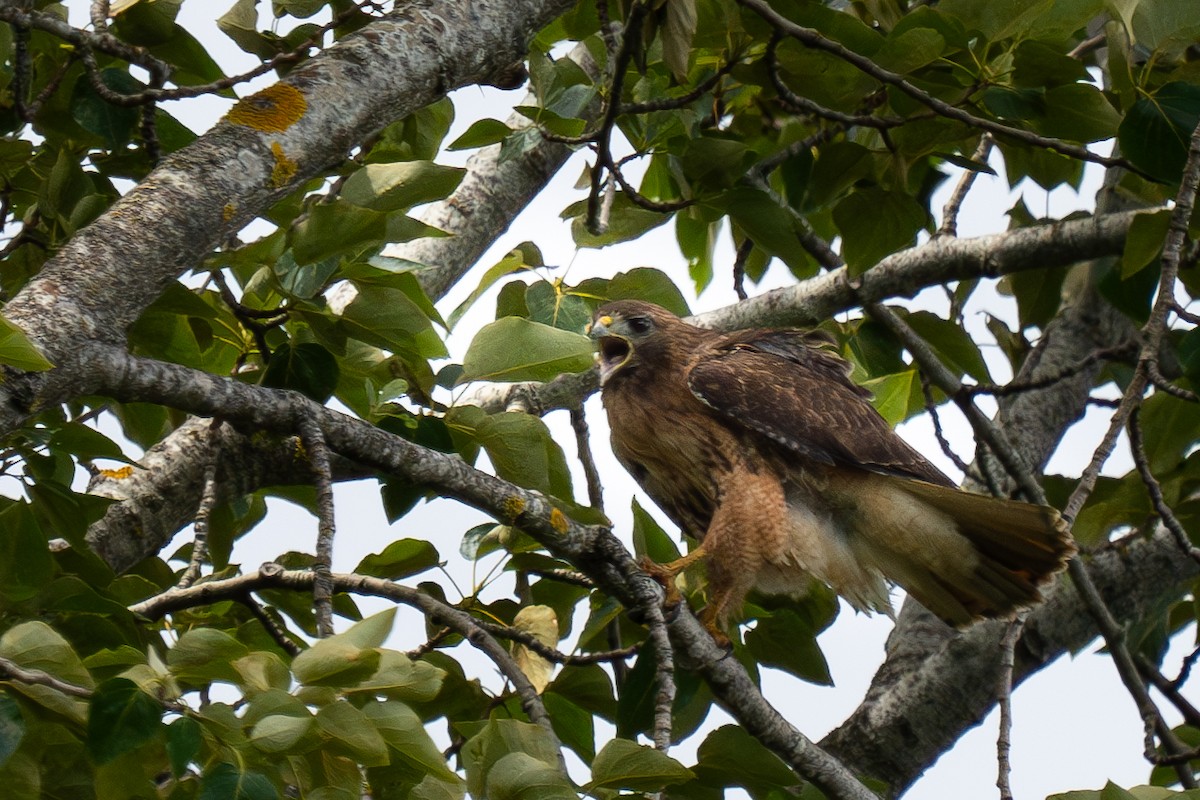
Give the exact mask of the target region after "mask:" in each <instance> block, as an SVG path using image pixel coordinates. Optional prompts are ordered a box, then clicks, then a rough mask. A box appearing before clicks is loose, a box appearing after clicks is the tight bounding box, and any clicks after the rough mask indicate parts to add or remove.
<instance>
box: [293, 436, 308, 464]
mask: <svg viewBox="0 0 1200 800" xmlns="http://www.w3.org/2000/svg"><path fill="white" fill-rule="evenodd" d="M293 441H295V443H296V460H297V461H308V450H306V449H304V440H303V439H301V438H300V437H299V436H297V437H296V438H295V439H294V440H293Z"/></svg>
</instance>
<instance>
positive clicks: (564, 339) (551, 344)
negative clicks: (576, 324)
mask: <svg viewBox="0 0 1200 800" xmlns="http://www.w3.org/2000/svg"><path fill="white" fill-rule="evenodd" d="M593 360H594V358H593V347H592V341H591V339H589V338H588V337H586V336H583V335H581V334H578V333H571V332H569V331H564V330H559V329H557V328H551V327H550V326H549V325H542V324H540V323H537V322H530V321H529V320H527V319H523V318H521V317H504V318H503V319H498V320H496V321H495V322H493V323H491V324H489V325H485V326H484V327H483V328H482V329H481V330H480V331H479V333H477V334H475V338H474V339H472V340H471V344H470V346H469V347H468V348H467V354H466V356H465V357H464V358H463V375H462V378H461V379H460V382H466V381H548V380H550V379H551V378H553V377H556V376H557V375H560V374H562V373H564V372H582V371H583V370H585V369H588V368H590V367H591V366H592V362H593Z"/></svg>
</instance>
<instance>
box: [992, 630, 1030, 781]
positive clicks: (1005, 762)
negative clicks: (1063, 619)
mask: <svg viewBox="0 0 1200 800" xmlns="http://www.w3.org/2000/svg"><path fill="white" fill-rule="evenodd" d="M1024 628H1025V615H1024V614H1023V613H1022V614H1018V615H1017V616H1016V617H1014V618H1013V619H1012V621H1011V622H1009V623H1008V627H1007V628H1006V629H1005V631H1004V637H1003V638H1002V639H1001V640H1000V677H999V679H998V680H997V682H996V683H997V685H996V702H997V705H998V706H999V708H1000V732H999V733H998V734H997V736H996V788H997V789H999V790H1000V800H1013V794H1012V785H1011V783H1010V781H1009V779H1010V777H1011V775H1012V762H1011V760H1010V755H1011V753H1012V682H1013V661H1014V658H1013V651H1014V650H1015V649H1016V646H1017V641H1018V640H1019V639H1020V638H1021V631H1022V630H1024Z"/></svg>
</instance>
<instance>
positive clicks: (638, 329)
mask: <svg viewBox="0 0 1200 800" xmlns="http://www.w3.org/2000/svg"><path fill="white" fill-rule="evenodd" d="M627 322H628V323H629V330H631V331H633V332H634V333H639V334H640V333H648V332H649V331H650V329H651V328H653V327H654V323H653V322H651V321H650V318H649V317H630V318H629V319H628V320H627Z"/></svg>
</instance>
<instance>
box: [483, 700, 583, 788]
mask: <svg viewBox="0 0 1200 800" xmlns="http://www.w3.org/2000/svg"><path fill="white" fill-rule="evenodd" d="M461 753H462V761H463V766H465V767H466V770H467V791H469V792H470V793H471V795H472V796H473V797H488V798H491V800H496V797H495V796H494V795H492V794H491V793H490V791H485V786H488V787H490V783H487V782H489V781H490V780H491V776H492V772H493V771H494V768H495V766H496V764H497V763H498V762H499V761H501V760H502V759H503V758H505V757H507V756H508V755H509V754H520V755H522V756H524V757H526V758H528V759H532V760H534V761H537V762H539V763H541V764H542V765H544V766H546V767H549V768H551V769H553V770H557V765H558V748H557V747H555V746H554V743H553V742H552V741H551V739H550V736H549V734H548V733H547V732H546V730H545V729H544V728H542V726H540V725H534V724H532V723H528V722H520V721H518V720H515V719H498V718H493V719H490V720H488V722H487V724H486V725H484V727H483V729H482V730H481V731H479V733H477V734H475V735H474V736H472V737H471V738H469V739H468V740H467V742H466V744H464V745H463V747H462V751H461ZM532 768H533V765H531V764H529V763H528V762H526V761H524V760H523V761H522V762H521V763H520V764H513V766H512V772H513V773H523V772H526V771H529V772H530V773H531V777H534V776H535V775H536V777H537V778H538V779H539V780H545V779H548V778H549V776H548V775H546V774H543V773H541V772H540V771H534V770H533V769H532ZM560 775H561V773H560ZM502 780H503V783H502V788H503V789H504V790H505V791H508V790H510V789H512V790H519V788H520V787H519V786H515V787H512V786H510V785H509V783H508V781H507V780H506V779H502ZM562 781H563V782H564V783H565V781H566V778H565V777H563V778H562ZM550 785H555V784H553V783H551V784H550ZM567 785H568V786H569V784H567ZM554 796H557V795H554ZM535 797H537V795H530V800H533V798H535ZM571 797H572V798H574V797H575V795H574V794H572V795H571Z"/></svg>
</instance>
